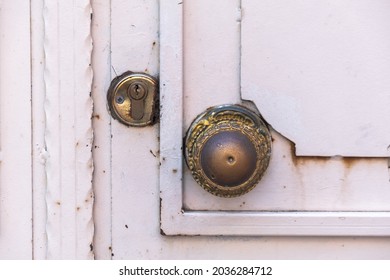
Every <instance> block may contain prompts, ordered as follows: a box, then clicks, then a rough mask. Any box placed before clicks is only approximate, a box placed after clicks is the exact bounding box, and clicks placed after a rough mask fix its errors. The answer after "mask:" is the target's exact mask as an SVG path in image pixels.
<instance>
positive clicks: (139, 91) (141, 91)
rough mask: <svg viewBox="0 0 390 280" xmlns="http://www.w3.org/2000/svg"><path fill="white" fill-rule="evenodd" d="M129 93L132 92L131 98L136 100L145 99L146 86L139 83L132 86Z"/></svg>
mask: <svg viewBox="0 0 390 280" xmlns="http://www.w3.org/2000/svg"><path fill="white" fill-rule="evenodd" d="M129 91H130V98H132V99H135V100H140V99H143V98H144V97H145V96H146V89H145V86H144V85H140V84H138V83H136V84H133V85H131V86H130V88H129Z"/></svg>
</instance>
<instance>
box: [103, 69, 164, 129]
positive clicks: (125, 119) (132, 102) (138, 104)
mask: <svg viewBox="0 0 390 280" xmlns="http://www.w3.org/2000/svg"><path fill="white" fill-rule="evenodd" d="M157 94H158V83H157V81H156V80H155V79H154V78H153V77H151V76H149V75H147V74H144V73H133V72H130V71H129V72H126V73H123V74H122V75H120V76H118V77H116V78H115V79H114V80H112V82H111V85H110V88H109V89H108V93H107V102H108V107H109V109H110V112H111V115H112V117H113V118H114V119H117V120H118V121H120V122H121V123H124V124H126V125H129V126H146V125H150V124H153V123H154V122H155V121H156V119H157V116H158V102H157Z"/></svg>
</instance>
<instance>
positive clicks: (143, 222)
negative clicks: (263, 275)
mask: <svg viewBox="0 0 390 280" xmlns="http://www.w3.org/2000/svg"><path fill="white" fill-rule="evenodd" d="M339 3H342V4H339ZM386 3H387V2H385V1H377V2H375V3H372V2H370V1H364V0H361V1H337V2H336V1H333V2H331V3H328V1H327V2H326V3H325V2H324V1H320V3H319V4H320V7H319V6H316V5H312V4H311V1H277V2H275V1H249V0H248V1H238V0H231V1H230V0H229V1H226V0H218V1H206V0H184V1H152V0H150V1H141V0H139V1H138V0H134V1H124V0H112V1H111V3H107V2H106V1H100V0H94V1H92V8H93V27H92V31H93V33H92V36H93V38H94V51H93V69H94V73H95V74H94V84H93V92H92V94H93V99H94V118H93V126H94V131H95V133H94V135H95V141H94V149H93V154H94V168H95V169H94V188H95V189H94V190H95V206H94V221H95V236H94V246H93V247H94V253H95V257H96V258H99V259H105V258H113V259H139V258H142V259H151V258H152V259H159V258H167V259H174V258H178V259H181V258H189V259H198V258H200V259H202V258H207V259H215V258H229V259H232V258H233V259H234V258H237V259H242V258H247V259H248V258H259V259H261V258H272V259H278V258H298V259H303V258H313V259H321V258H322V259H323V258H328V259H329V258H334V259H338V258H349V259H350V258H362V259H367V258H389V257H390V255H389V252H390V248H389V247H390V242H389V241H390V240H389V237H388V236H389V225H390V222H389V210H390V209H389V203H388V198H389V196H390V188H389V177H388V176H389V175H388V172H389V171H388V158H387V157H388V154H387V146H386V143H387V142H386V139H387V138H386V137H387V136H386V135H387V134H386V133H387V132H388V130H387V129H386V122H385V121H381V122H377V121H378V119H382V118H383V119H384V120H385V119H386V114H387V112H386V110H385V109H386V104H387V99H386V98H388V97H387V93H386V92H387V89H388V87H387V85H388V82H387V81H386V79H383V76H382V74H383V73H382V72H383V71H384V73H388V64H386V62H388V54H389V53H388V52H387V50H388V48H386V46H387V45H386V44H387V42H388V40H387V39H386V38H387V37H388V36H382V35H383V34H388V32H389V31H388V30H387V28H386V27H387V26H388V24H387V23H388V17H386V16H385V15H389V14H390V10H389V7H387V4H386ZM351 10H352V11H353V13H352V14H351ZM355 25H356V26H359V27H360V28H359V30H360V31H359V32H357V31H356V32H355V30H356V29H355ZM386 32H387V33H386ZM321 34H323V35H321ZM364 34H365V35H364ZM368 35H370V36H371V37H372V39H373V40H368V41H367V42H364V43H362V44H361V45H359V46H358V47H357V48H355V44H353V43H351V41H352V42H360V41H362V40H363V41H364V40H365V36H368ZM372 48H376V52H375V53H371V52H370V50H371V49H372ZM350 49H351V51H349V50H350ZM362 54H363V55H362ZM370 55H371V56H370ZM329 56H330V57H329ZM335 56H336V58H337V59H335V60H333V58H334V57H335ZM345 56H348V57H347V58H345ZM379 58H384V59H379ZM319 64H321V65H319ZM366 65H368V66H366ZM374 66H377V68H375V67H374ZM370 69H373V70H375V71H370ZM378 69H380V70H378ZM128 70H130V71H139V72H146V73H149V74H151V75H153V76H155V77H158V78H159V79H160V102H161V122H160V124H157V125H154V126H150V127H145V128H132V127H126V126H124V125H122V124H120V123H118V122H117V121H115V120H112V119H111V118H110V115H109V114H108V112H107V104H106V91H107V89H108V87H109V84H110V81H111V79H113V78H114V77H115V76H117V75H119V74H121V73H123V72H125V71H128ZM386 71H387V72H386ZM301 72H302V73H301ZM354 75H355V76H354ZM359 77H360V78H359ZM328 80H331V81H332V82H331V83H328V82H327V81H328ZM367 83H369V84H372V86H368V85H367ZM368 89H370V90H371V91H370V94H367V90H368ZM371 92H373V93H376V94H378V95H377V96H376V97H375V98H373V99H372V98H371V96H372V95H371ZM328 93H329V94H328ZM300 94H302V96H301V95H300ZM310 94H316V95H315V96H312V95H310ZM317 95H318V96H320V97H321V98H323V99H321V98H320V97H317ZM327 97H330V98H331V99H328V98H327ZM362 98H363V99H364V98H365V99H366V100H367V101H362ZM377 98H379V99H380V100H381V101H378V99H377ZM383 98H384V99H383ZM244 99H245V100H251V101H253V102H254V104H255V105H256V107H257V109H258V110H259V111H260V113H261V114H262V115H263V116H264V118H265V119H266V120H267V121H268V122H269V124H270V125H271V127H272V135H273V138H274V142H273V154H272V160H271V164H270V167H269V170H268V171H267V173H266V175H265V177H264V178H263V179H262V181H261V182H260V183H259V185H258V186H257V187H256V188H255V189H254V190H253V191H251V192H250V193H248V194H246V195H244V196H242V197H238V198H234V199H225V198H218V197H214V196H212V195H210V194H209V193H207V192H205V191H204V190H203V189H202V188H200V187H199V186H198V185H197V184H196V182H195V181H194V180H193V178H192V177H191V175H190V174H189V171H188V169H187V167H186V166H185V163H184V160H183V153H182V150H181V148H182V137H183V135H184V133H185V131H186V130H187V129H188V127H189V125H190V123H191V122H192V120H193V119H194V118H195V117H196V116H197V115H198V114H200V113H201V112H203V111H204V110H205V109H207V108H208V107H210V106H214V105H220V104H230V103H233V104H237V103H239V104H243V105H246V106H252V105H251V103H250V102H247V101H243V100H244ZM317 100H320V101H319V102H320V106H319V108H317V107H315V106H314V105H318V104H317V103H318V102H317ZM382 100H383V102H382ZM348 102H349V103H350V104H351V105H350V106H349V105H348V104H349V103H348ZM366 104H370V106H369V107H365V106H363V107H359V106H361V105H366ZM330 105H334V106H333V107H332V108H334V109H333V110H330V109H329V110H327V109H328V107H329V106H330ZM375 106H377V107H375ZM371 107H374V108H375V110H374V111H375V114H373V115H371V114H370V115H369V117H367V118H366V117H362V115H361V114H360V112H361V110H363V112H364V113H366V114H369V112H371V111H368V109H370V108H371ZM252 108H253V107H252ZM367 108H368V109H367ZM344 109H345V110H344ZM321 110H325V111H324V112H322V111H321ZM327 112H328V113H329V117H328V116H327V117H326V118H325V117H324V116H323V115H324V114H325V113H327ZM317 113H320V115H321V117H318V118H317V117H316V116H317V115H316V114H317ZM354 113H356V115H353V114H354ZM310 114H311V115H310ZM351 116H354V117H353V118H352V117H351ZM338 120H340V122H338ZM355 121H356V122H355ZM326 125H327V126H326ZM324 127H326V129H327V130H325V132H326V131H328V129H331V128H334V131H332V132H331V133H329V134H331V136H337V137H335V138H329V140H327V138H326V136H327V133H324V130H323V129H322V128H324ZM372 135H376V136H375V137H374V136H372ZM382 136H383V137H382ZM372 137H374V138H375V140H377V141H376V142H372V141H371V140H372ZM298 140H299V141H302V142H299V141H298ZM292 141H294V142H295V144H296V147H295V146H294V143H293V142H292ZM305 141H308V142H305ZM327 143H328V145H326V144H327ZM338 143H340V145H338ZM350 143H351V144H350ZM317 144H318V145H317ZM370 144H373V145H374V146H375V149H374V148H370ZM303 156H304V157H303ZM167 235H171V236H167ZM179 235H188V236H179ZM199 235H200V236H199ZM314 236H315V237H314Z"/></svg>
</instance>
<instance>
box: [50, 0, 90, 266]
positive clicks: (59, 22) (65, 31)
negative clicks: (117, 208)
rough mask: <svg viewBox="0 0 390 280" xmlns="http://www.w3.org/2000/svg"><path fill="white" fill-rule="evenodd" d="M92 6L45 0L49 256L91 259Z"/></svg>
mask: <svg viewBox="0 0 390 280" xmlns="http://www.w3.org/2000/svg"><path fill="white" fill-rule="evenodd" d="M91 12H92V11H91V5H90V1H88V0H79V1H60V0H57V1H52V0H46V1H45V2H44V26H45V34H44V51H45V73H44V80H45V88H46V100H45V114H46V130H45V142H46V151H47V159H46V176H47V193H46V203H47V226H46V233H47V258H48V259H92V258H93V246H92V240H93V232H94V226H93V216H92V207H93V189H92V172H93V161H92V143H93V131H92V123H91V117H92V109H93V104H92V98H91V96H90V95H91V85H92V68H91V52H92V38H91Z"/></svg>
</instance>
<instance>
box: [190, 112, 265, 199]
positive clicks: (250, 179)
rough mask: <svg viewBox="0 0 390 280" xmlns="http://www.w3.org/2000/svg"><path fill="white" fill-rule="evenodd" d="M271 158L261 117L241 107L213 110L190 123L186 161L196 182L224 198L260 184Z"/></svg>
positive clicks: (241, 193)
mask: <svg viewBox="0 0 390 280" xmlns="http://www.w3.org/2000/svg"><path fill="white" fill-rule="evenodd" d="M270 157H271V135H270V132H269V130H268V128H267V126H266V125H265V123H264V122H263V121H262V120H261V118H260V116H258V115H257V114H255V113H254V112H252V111H250V110H248V109H247V108H245V107H242V106H238V105H222V106H217V107H212V108H210V109H208V110H207V111H206V112H204V113H202V114H201V115H199V116H198V117H197V118H196V119H195V120H194V122H193V123H192V124H191V126H190V128H189V130H188V131H187V135H186V138H185V158H186V162H187V166H188V167H189V169H190V171H191V174H192V176H193V177H194V179H195V181H196V182H197V183H198V184H199V185H201V186H202V187H203V188H204V189H205V190H206V191H208V192H210V193H212V194H214V195H217V196H221V197H236V196H240V195H243V194H245V193H247V192H249V191H250V190H252V189H253V188H254V187H255V186H256V184H257V183H258V182H259V181H260V179H261V177H262V176H263V174H264V172H265V170H266V169H267V167H268V164H269V161H270Z"/></svg>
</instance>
